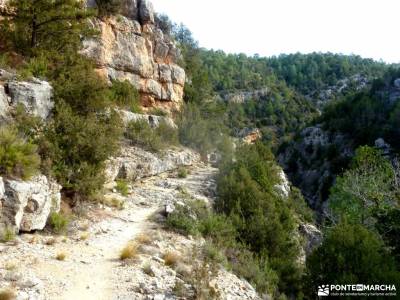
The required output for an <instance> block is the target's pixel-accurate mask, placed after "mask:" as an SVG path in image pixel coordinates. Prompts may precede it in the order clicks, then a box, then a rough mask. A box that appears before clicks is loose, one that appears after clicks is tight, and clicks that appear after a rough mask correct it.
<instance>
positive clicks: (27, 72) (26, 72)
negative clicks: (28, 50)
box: [18, 54, 50, 79]
mask: <svg viewBox="0 0 400 300" xmlns="http://www.w3.org/2000/svg"><path fill="white" fill-rule="evenodd" d="M49 64H50V61H49V60H48V58H47V57H46V56H45V55H44V54H39V55H38V56H36V57H32V58H30V59H29V60H28V62H27V63H26V64H25V65H24V66H23V67H22V68H21V69H19V70H18V75H19V76H20V77H21V79H29V78H32V77H36V78H46V77H47V76H48V75H49V69H50V66H49Z"/></svg>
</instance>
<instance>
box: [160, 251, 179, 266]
mask: <svg viewBox="0 0 400 300" xmlns="http://www.w3.org/2000/svg"><path fill="white" fill-rule="evenodd" d="M163 259H164V263H165V265H167V266H169V267H175V266H176V265H177V264H178V262H179V261H180V259H181V258H180V256H179V254H178V253H176V252H172V251H169V252H166V253H165V254H164V257H163Z"/></svg>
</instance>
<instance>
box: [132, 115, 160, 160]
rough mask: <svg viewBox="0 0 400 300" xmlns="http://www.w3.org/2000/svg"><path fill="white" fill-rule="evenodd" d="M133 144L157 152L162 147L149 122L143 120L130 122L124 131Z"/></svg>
mask: <svg viewBox="0 0 400 300" xmlns="http://www.w3.org/2000/svg"><path fill="white" fill-rule="evenodd" d="M125 136H126V138H128V139H129V140H130V141H131V143H132V144H133V145H136V146H139V147H142V148H144V149H146V150H149V151H152V152H158V151H160V150H161V149H162V148H163V146H164V145H163V144H162V142H161V138H160V137H159V136H157V135H156V134H155V133H154V131H153V129H152V128H151V127H150V125H149V123H148V122H147V121H145V120H141V121H136V122H130V123H129V124H128V127H127V129H126V132H125Z"/></svg>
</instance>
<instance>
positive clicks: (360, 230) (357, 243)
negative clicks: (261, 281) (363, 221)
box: [305, 223, 400, 298]
mask: <svg viewBox="0 0 400 300" xmlns="http://www.w3.org/2000/svg"><path fill="white" fill-rule="evenodd" d="M305 282H306V292H307V294H308V295H309V296H310V298H314V297H315V296H314V295H315V288H316V287H317V286H318V285H321V284H326V283H327V282H328V283H330V284H349V282H350V283H355V282H389V283H390V284H395V285H396V286H397V285H398V284H399V283H400V275H399V272H398V270H396V267H395V262H394V258H393V257H392V255H391V254H390V253H389V252H388V251H387V249H386V247H385V245H384V244H383V242H382V241H381V239H380V238H379V237H378V236H376V234H375V233H373V232H372V231H369V230H367V229H366V228H364V227H363V226H361V225H350V224H345V223H343V224H339V225H337V226H336V227H335V228H333V229H332V230H331V231H330V232H328V234H327V236H326V237H325V239H324V241H323V243H322V245H321V246H320V247H319V248H317V249H316V250H314V252H313V253H312V254H311V255H310V256H309V257H308V258H307V271H306V278H305Z"/></svg>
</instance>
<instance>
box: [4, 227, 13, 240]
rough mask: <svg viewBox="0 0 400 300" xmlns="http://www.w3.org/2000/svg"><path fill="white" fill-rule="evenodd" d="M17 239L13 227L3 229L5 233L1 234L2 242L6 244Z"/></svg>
mask: <svg viewBox="0 0 400 300" xmlns="http://www.w3.org/2000/svg"><path fill="white" fill-rule="evenodd" d="M14 239H15V230H14V228H12V227H5V228H4V229H3V232H2V234H1V241H2V242H4V243H6V242H11V241H13V240H14Z"/></svg>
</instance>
